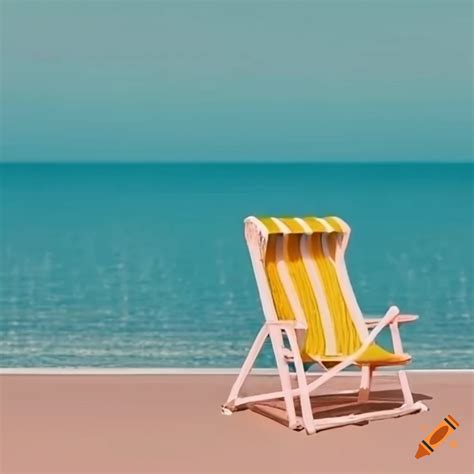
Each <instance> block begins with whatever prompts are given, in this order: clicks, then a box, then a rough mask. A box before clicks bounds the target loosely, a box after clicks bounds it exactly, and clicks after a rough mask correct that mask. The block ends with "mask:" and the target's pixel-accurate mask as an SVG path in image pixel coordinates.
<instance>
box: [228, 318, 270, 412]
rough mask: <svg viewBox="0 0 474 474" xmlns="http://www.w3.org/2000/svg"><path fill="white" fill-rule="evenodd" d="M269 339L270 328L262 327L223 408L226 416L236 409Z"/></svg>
mask: <svg viewBox="0 0 474 474" xmlns="http://www.w3.org/2000/svg"><path fill="white" fill-rule="evenodd" d="M267 337H268V328H267V327H266V326H262V328H261V329H260V331H259V333H258V334H257V337H256V338H255V341H254V343H253V344H252V347H251V348H250V351H249V353H248V354H247V358H246V359H245V361H244V363H243V365H242V368H241V369H240V372H239V375H238V377H237V379H236V381H235V382H234V385H233V386H232V389H231V391H230V394H229V397H228V398H227V401H226V402H225V405H223V406H222V412H223V413H224V414H225V415H230V414H231V413H232V410H233V408H234V406H233V405H234V401H235V399H236V398H237V397H238V396H239V391H240V389H241V388H242V385H243V384H244V382H245V379H246V378H247V376H248V375H249V373H250V371H251V370H252V367H253V364H254V363H255V360H256V359H257V356H258V354H259V353H260V351H261V350H262V347H263V344H264V342H265V339H266V338H267Z"/></svg>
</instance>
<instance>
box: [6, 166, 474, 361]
mask: <svg viewBox="0 0 474 474" xmlns="http://www.w3.org/2000/svg"><path fill="white" fill-rule="evenodd" d="M0 176H1V178H0V179H1V181H0V185H1V191H0V199H1V201H0V366H3V367H32V366H36V367H40V366H44V367H47V366H48V367H49V366H94V367H236V366H239V365H240V364H241V362H242V360H243V357H244V355H245V354H246V351H247V350H248V348H249V345H250V343H251V342H252V340H253V337H254V336H255V334H256V331H257V330H258V328H259V325H260V324H261V322H262V320H263V315H262V311H261V308H260V305H259V301H258V299H257V292H256V287H255V282H254V279H253V274H252V271H251V266H250V261H249V258H248V255H247V250H246V247H245V243H244V239H243V229H242V220H243V218H244V217H245V216H247V215H250V214H257V215H258V214H263V215H313V214H314V215H321V216H324V215H339V216H341V217H343V218H344V219H345V220H346V221H348V222H349V224H350V225H351V226H352V229H353V234H352V241H351V244H350V246H349V250H348V256H347V259H348V266H349V272H350V275H351V278H352V282H353V286H354V288H355V291H356V294H357V296H358V299H359V303H360V305H361V307H362V309H363V311H364V312H365V313H367V314H380V313H382V312H384V311H385V309H386V308H387V307H388V305H390V304H397V305H398V306H399V307H400V308H401V309H402V311H404V312H412V313H417V314H419V315H420V317H421V319H420V321H419V322H417V323H415V324H411V325H407V326H404V327H403V329H402V336H403V339H404V341H405V349H406V350H407V351H408V352H410V353H412V354H413V356H414V363H413V365H412V366H413V367H417V368H465V367H470V368H472V367H473V366H474V364H473V351H472V349H473V344H474V337H473V325H472V322H473V319H472V316H473V293H474V291H473V261H474V258H473V257H474V256H473V166H472V165H469V164H466V165H290V164H282V165H256V164H253V165H244V164H241V165H1V166H0ZM387 336H388V335H384V337H383V338H382V344H383V343H384V342H386V341H388V340H389V338H388V337H387ZM272 365H273V360H272V355H271V353H270V351H268V348H267V350H266V352H265V353H264V354H263V355H262V357H261V360H260V366H267V367H268V366H272Z"/></svg>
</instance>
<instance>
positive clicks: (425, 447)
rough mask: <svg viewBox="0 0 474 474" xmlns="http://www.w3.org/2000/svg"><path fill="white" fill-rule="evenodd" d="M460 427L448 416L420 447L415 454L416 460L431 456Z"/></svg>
mask: <svg viewBox="0 0 474 474" xmlns="http://www.w3.org/2000/svg"><path fill="white" fill-rule="evenodd" d="M458 426H459V423H458V422H457V421H456V420H455V419H454V418H453V417H452V416H451V415H448V416H447V417H446V418H444V420H443V421H442V422H441V423H440V424H439V425H438V426H437V427H436V428H435V429H434V430H433V431H432V432H431V433H430V434H429V435H428V436H427V437H426V438H425V439H424V440H422V441H421V443H420V444H419V445H418V451H417V452H416V454H415V457H416V459H420V458H422V457H423V456H429V455H430V454H431V453H432V452H433V451H434V450H435V448H437V447H438V445H440V444H441V443H442V442H443V441H444V440H445V439H446V438H447V437H448V436H449V435H450V434H451V433H454V431H455V430H456V429H457V427H458Z"/></svg>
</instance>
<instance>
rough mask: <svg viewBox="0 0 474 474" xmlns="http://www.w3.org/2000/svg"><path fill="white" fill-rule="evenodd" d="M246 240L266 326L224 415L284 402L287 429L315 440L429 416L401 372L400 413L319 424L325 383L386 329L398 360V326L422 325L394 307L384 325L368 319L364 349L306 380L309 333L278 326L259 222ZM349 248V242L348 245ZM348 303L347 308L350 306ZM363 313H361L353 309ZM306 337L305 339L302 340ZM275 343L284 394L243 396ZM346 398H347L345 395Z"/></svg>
mask: <svg viewBox="0 0 474 474" xmlns="http://www.w3.org/2000/svg"><path fill="white" fill-rule="evenodd" d="M245 230H246V232H245V233H246V239H247V243H248V247H249V251H250V257H251V261H252V266H253V270H254V273H255V277H256V280H257V287H258V292H259V295H260V300H261V303H262V307H263V312H264V315H265V323H264V324H263V326H262V328H261V329H260V331H259V333H258V335H257V337H256V338H255V341H254V343H253V345H252V347H251V348H250V351H249V353H248V355H247V358H246V359H245V361H244V364H243V365H242V368H241V370H240V373H239V375H238V377H237V379H236V381H235V383H234V385H233V387H232V389H231V391H230V394H229V397H228V399H227V401H226V403H225V404H224V405H223V406H222V413H223V414H225V415H230V414H232V412H234V411H236V410H238V409H239V407H240V408H242V407H244V406H247V405H249V404H255V403H259V402H264V401H269V400H275V399H280V398H283V399H284V402H285V408H286V414H287V419H288V426H289V427H290V428H291V429H294V430H300V429H305V430H306V433H308V434H312V433H315V432H316V431H318V430H322V429H325V428H331V427H335V426H342V425H347V424H355V423H360V422H364V421H370V420H377V419H383V418H391V417H398V416H402V415H406V414H409V413H415V412H418V411H427V410H428V408H427V407H426V406H425V405H424V404H423V403H421V402H419V401H418V402H414V400H413V395H412V393H411V390H410V387H409V384H408V379H407V376H406V372H405V371H403V370H400V371H398V379H399V383H400V386H401V389H402V393H403V400H404V403H403V405H402V406H400V407H399V408H394V409H390V410H379V411H374V412H369V413H361V414H357V415H355V414H351V415H345V416H338V417H331V418H322V419H321V418H318V419H317V420H315V419H314V417H313V411H312V407H311V400H310V394H311V393H312V392H314V391H315V390H317V389H318V388H320V387H321V386H322V385H324V384H325V383H326V382H328V381H329V380H331V379H332V378H333V377H335V376H337V374H339V373H340V372H341V371H342V370H344V369H345V368H347V367H349V366H351V365H355V361H356V360H357V359H358V357H360V356H361V355H362V354H363V353H364V352H365V351H366V349H367V348H368V347H369V346H370V344H372V343H373V342H374V340H375V338H376V337H377V336H378V334H379V333H380V332H381V331H382V330H383V329H384V328H385V327H387V326H388V327H390V330H391V335H392V342H393V348H394V352H395V354H401V353H403V346H402V341H401V338H400V332H399V329H398V326H399V324H401V323H406V322H412V321H414V320H416V319H417V317H416V316H410V315H400V311H399V309H398V308H397V307H396V306H391V307H390V308H389V309H388V311H387V312H386V314H385V315H384V316H383V318H381V319H368V320H366V321H365V322H366V326H367V327H368V328H372V331H370V333H369V332H367V334H368V335H367V337H365V338H364V340H363V342H362V345H361V346H360V347H359V349H358V350H357V351H355V352H354V353H353V354H351V355H349V356H347V358H345V359H344V360H343V361H341V362H339V363H338V364H337V365H335V366H333V367H332V368H330V369H328V370H327V371H326V372H325V373H323V374H322V375H321V376H319V377H318V378H317V379H316V380H313V381H311V382H310V381H308V379H307V374H306V372H305V370H304V366H303V361H302V358H301V354H300V347H299V344H298V341H300V340H301V333H302V332H303V333H304V331H305V330H306V327H305V324H304V323H302V322H301V321H281V320H278V318H277V315H276V310H275V307H274V304H273V298H272V295H271V290H270V287H269V284H268V280H267V277H266V273H265V268H264V264H263V256H264V253H265V249H266V242H267V238H268V235H267V233H266V229H265V228H263V226H261V224H260V222H259V221H258V220H257V219H255V218H253V217H251V218H248V219H247V220H246V228H245ZM344 245H347V242H345V243H344ZM350 301H351V300H350V299H349V298H348V303H349V304H351V303H350ZM351 309H353V310H355V311H360V310H359V308H358V307H357V308H351ZM303 336H304V334H303ZM267 337H269V338H270V341H271V344H272V348H273V352H274V355H275V360H276V365H277V369H278V375H279V377H280V382H281V391H277V392H271V393H263V394H257V395H251V396H245V397H242V396H240V390H241V388H242V386H243V384H244V382H245V380H246V379H247V377H248V375H249V374H250V373H251V370H252V368H253V365H254V363H255V361H256V359H257V357H258V355H259V353H260V351H261V350H262V348H263V345H264V342H265V340H266V339H267ZM285 338H286V340H287V341H288V345H289V348H288V347H285V345H284V339H285ZM290 363H291V364H293V365H294V368H295V372H296V377H295V378H296V382H297V388H293V387H292V374H290V369H289V364H290ZM373 370H374V369H373V368H372V367H369V366H368V365H367V366H366V365H364V366H362V367H361V382H360V388H359V390H358V391H357V392H358V402H360V403H363V402H366V401H367V400H368V399H369V395H370V389H371V383H372V375H373ZM345 393H347V392H345ZM296 397H298V398H299V401H300V407H301V416H297V415H296V409H295V403H294V399H295V398H296Z"/></svg>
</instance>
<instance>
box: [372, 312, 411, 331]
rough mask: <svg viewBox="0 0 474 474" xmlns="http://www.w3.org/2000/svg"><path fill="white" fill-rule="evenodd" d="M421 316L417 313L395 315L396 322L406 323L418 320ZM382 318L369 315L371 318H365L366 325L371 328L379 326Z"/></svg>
mask: <svg viewBox="0 0 474 474" xmlns="http://www.w3.org/2000/svg"><path fill="white" fill-rule="evenodd" d="M418 318H419V316H418V315H417V314H399V315H398V316H396V317H395V320H394V322H396V323H398V324H404V323H412V322H414V321H416V320H417V319H418ZM381 319H382V318H380V317H379V318H375V317H369V318H364V322H365V324H366V326H367V327H368V328H369V329H371V328H374V327H375V326H377V324H378V323H379V322H380V320H381Z"/></svg>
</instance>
